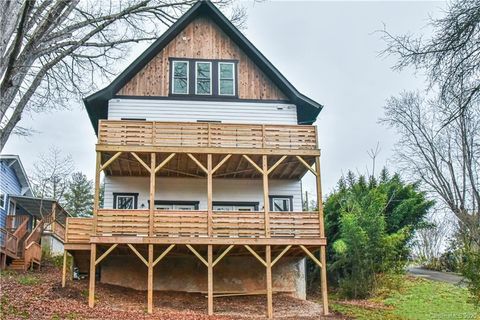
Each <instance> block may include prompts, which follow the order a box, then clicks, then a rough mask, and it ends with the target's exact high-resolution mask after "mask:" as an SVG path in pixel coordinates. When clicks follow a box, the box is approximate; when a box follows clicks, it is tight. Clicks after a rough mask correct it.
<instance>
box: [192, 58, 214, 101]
mask: <svg viewBox="0 0 480 320" xmlns="http://www.w3.org/2000/svg"><path fill="white" fill-rule="evenodd" d="M195 94H199V95H211V94H212V63H211V62H203V61H202V62H200V61H197V62H195Z"/></svg>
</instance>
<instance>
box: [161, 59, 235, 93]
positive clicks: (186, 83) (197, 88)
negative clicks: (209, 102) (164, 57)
mask: <svg viewBox="0 0 480 320" xmlns="http://www.w3.org/2000/svg"><path fill="white" fill-rule="evenodd" d="M237 63H238V61H235V60H206V59H198V60H197V59H186V58H178V59H176V58H170V66H171V68H170V70H171V75H170V76H171V83H170V94H171V95H177V96H180V95H185V96H189V97H192V96H199V97H203V98H207V97H212V98H236V97H237V96H238V92H237V88H238V85H237V72H238V70H237Z"/></svg>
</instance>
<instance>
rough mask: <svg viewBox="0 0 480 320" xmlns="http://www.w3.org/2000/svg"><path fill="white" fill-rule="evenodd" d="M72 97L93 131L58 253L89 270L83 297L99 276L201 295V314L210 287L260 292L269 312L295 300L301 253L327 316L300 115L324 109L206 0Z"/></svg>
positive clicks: (305, 117) (305, 128) (308, 144)
mask: <svg viewBox="0 0 480 320" xmlns="http://www.w3.org/2000/svg"><path fill="white" fill-rule="evenodd" d="M294 63H299V62H298V61H295V62H294ZM84 103H85V106H86V109H87V112H88V115H89V117H90V120H91V123H92V126H93V129H94V130H95V133H96V134H97V137H98V142H97V144H96V150H95V152H96V156H97V158H96V159H97V160H96V178H95V199H94V215H93V217H92V218H69V219H68V220H67V231H66V239H65V249H66V253H65V256H64V262H66V259H67V252H68V253H69V254H71V255H72V256H73V257H74V263H75V265H76V267H78V268H79V270H80V272H85V273H89V305H90V306H91V307H93V306H94V294H95V282H96V280H95V279H96V278H98V279H99V281H101V282H102V283H109V284H115V285H120V286H126V287H131V288H135V289H138V290H146V291H147V307H148V308H147V310H148V312H152V310H153V302H152V301H153V291H154V290H176V291H186V292H201V293H206V295H207V297H208V299H207V307H208V313H209V314H213V311H214V304H213V298H214V294H215V295H217V294H234V295H235V294H238V295H240V294H252V293H257V294H258V293H259V292H264V293H265V294H266V296H267V315H268V316H269V317H270V318H271V317H272V316H273V308H272V299H273V293H276V292H286V293H290V294H293V295H296V296H298V297H305V266H304V262H305V257H308V258H311V259H313V260H314V261H315V263H317V264H318V265H319V266H323V267H322V268H321V283H322V293H323V306H324V313H325V314H326V313H328V301H327V290H326V284H327V283H326V272H325V265H326V262H325V245H326V239H325V235H324V227H323V208H322V205H321V182H320V158H319V157H320V151H319V149H318V141H317V131H316V127H315V126H313V125H312V124H313V122H314V121H315V120H316V118H317V116H318V114H319V112H320V110H321V109H322V106H321V105H320V104H318V103H317V102H315V101H313V100H312V99H309V98H308V97H306V96H304V95H302V94H301V93H300V92H298V91H297V90H296V89H295V88H294V87H293V86H292V85H291V84H290V83H289V82H288V80H287V79H285V77H284V76H283V75H282V74H281V73H280V72H279V71H278V70H277V69H276V68H275V67H274V66H273V65H272V64H271V63H270V62H269V61H268V60H267V59H266V58H265V57H264V56H263V55H262V54H261V53H260V52H259V51H258V50H257V49H256V48H255V47H254V46H253V44H252V43H250V42H249V41H248V39H246V38H245V36H244V35H243V34H242V33H241V32H239V31H238V30H237V29H236V28H235V27H234V26H233V25H232V24H231V23H230V21H228V19H227V18H225V16H224V15H223V14H222V13H221V12H220V11H219V10H218V9H217V8H216V7H215V6H214V5H213V4H212V3H211V2H209V1H199V2H197V3H196V4H195V5H193V6H192V8H191V9H190V10H188V11H187V12H186V13H185V14H184V15H183V16H182V17H181V18H180V19H178V21H177V22H175V23H174V24H173V25H172V26H171V27H170V28H169V29H168V30H167V31H166V32H165V33H164V34H163V35H162V36H161V37H160V38H159V39H158V40H156V41H155V42H154V43H153V44H152V45H151V46H150V47H149V48H148V49H147V50H146V51H145V52H143V53H142V54H141V55H140V56H139V57H138V58H137V59H136V60H135V61H134V62H133V63H132V64H131V65H130V66H128V67H127V68H126V69H125V71H124V72H122V73H121V74H120V75H119V76H118V77H117V78H116V79H115V80H114V81H113V82H112V83H111V84H110V85H109V86H107V87H106V88H104V89H103V90H100V91H98V92H96V93H94V94H93V95H91V96H89V97H87V98H85V99H84ZM312 173H313V174H314V175H315V177H316V183H317V191H318V192H317V200H318V201H319V203H320V206H319V210H318V211H315V212H304V211H302V192H301V179H302V177H303V176H304V175H305V174H312ZM101 174H103V175H104V183H105V186H104V203H103V207H100V205H99V203H100V201H99V193H100V177H101ZM318 250H320V259H317V258H316V257H315V255H314V254H313V252H314V251H318ZM65 279H66V265H65V263H64V273H63V279H62V280H63V281H62V284H63V285H65Z"/></svg>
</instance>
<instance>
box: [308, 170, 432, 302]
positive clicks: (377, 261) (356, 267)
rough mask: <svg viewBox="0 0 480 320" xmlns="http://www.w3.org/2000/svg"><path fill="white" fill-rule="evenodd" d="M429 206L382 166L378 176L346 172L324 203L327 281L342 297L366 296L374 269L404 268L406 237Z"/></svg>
mask: <svg viewBox="0 0 480 320" xmlns="http://www.w3.org/2000/svg"><path fill="white" fill-rule="evenodd" d="M432 206H433V202H432V201H428V200H426V197H425V194H424V193H423V192H420V191H419V190H418V186H417V185H416V184H407V183H405V182H403V181H402V180H401V179H400V177H399V175H397V174H395V175H393V176H392V177H390V176H389V174H388V172H387V171H386V170H385V169H384V170H382V173H381V175H380V177H379V179H378V181H377V179H375V178H374V177H370V178H369V179H368V181H367V179H366V178H365V177H364V176H359V177H356V176H355V175H354V174H353V173H352V172H349V173H348V174H347V176H346V178H342V179H341V180H340V181H339V183H338V188H337V190H336V191H335V192H334V193H332V194H331V195H329V197H328V198H327V200H326V201H325V205H324V213H325V222H326V233H327V238H328V243H329V244H328V247H327V252H328V257H327V261H328V262H329V268H328V271H329V279H330V285H333V286H336V287H338V289H339V293H340V294H341V295H343V296H345V297H350V298H365V297H368V296H371V295H372V294H373V292H374V291H375V288H376V287H377V283H378V275H379V274H392V273H399V272H403V270H404V268H405V264H406V262H407V259H408V256H409V253H410V241H411V240H412V238H413V235H414V232H415V230H417V229H418V228H420V227H422V225H423V224H424V219H425V216H426V214H427V212H428V210H429V209H430V208H431V207H432ZM309 269H311V268H309Z"/></svg>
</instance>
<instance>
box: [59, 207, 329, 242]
mask: <svg viewBox="0 0 480 320" xmlns="http://www.w3.org/2000/svg"><path fill="white" fill-rule="evenodd" d="M149 214H150V211H149V210H117V209H99V210H98V211H97V216H96V232H95V231H94V229H93V224H94V219H93V218H68V221H67V234H66V243H67V244H69V245H70V247H72V248H73V247H78V245H85V244H90V242H91V241H92V242H98V243H110V242H115V243H122V242H125V243H159V244H160V243H197V244H209V243H218V244H222V243H224V244H233V243H239V244H240V243H251V244H255V243H257V244H262V243H263V244H267V243H271V244H280V243H281V244H297V243H298V244H300V243H301V244H314V245H321V244H324V243H325V239H323V238H321V232H320V225H319V215H318V211H316V212H307V211H303V212H270V213H269V214H268V218H269V223H268V224H265V213H264V212H263V211H261V212H260V211H258V212H245V211H214V212H213V214H212V216H211V221H209V215H208V212H207V211H201V210H195V211H166V210H154V214H153V220H154V222H153V228H152V229H153V230H152V233H151V235H150V233H149V232H150V217H149ZM209 226H211V227H210V228H211V232H210V234H209ZM267 229H268V230H269V235H268V236H267V235H266V230H267ZM92 237H93V238H92ZM109 238H110V239H111V240H108V239H109Z"/></svg>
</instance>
